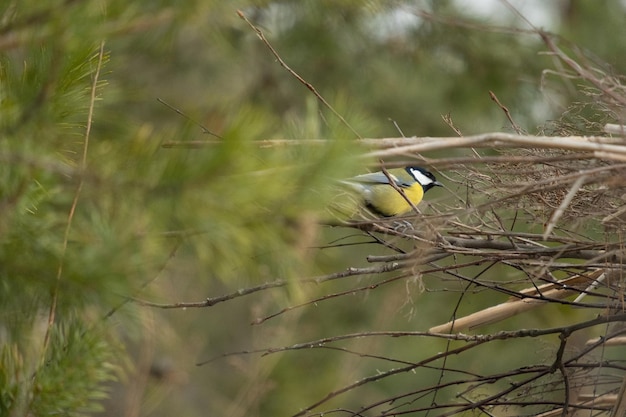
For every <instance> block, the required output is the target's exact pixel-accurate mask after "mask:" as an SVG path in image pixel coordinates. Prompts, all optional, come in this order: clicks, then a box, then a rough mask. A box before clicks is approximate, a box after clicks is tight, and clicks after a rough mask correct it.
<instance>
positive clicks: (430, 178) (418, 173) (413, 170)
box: [404, 167, 443, 192]
mask: <svg viewBox="0 0 626 417" xmlns="http://www.w3.org/2000/svg"><path fill="white" fill-rule="evenodd" d="M404 169H405V170H406V172H408V174H409V175H410V176H411V177H413V179H415V181H417V182H419V183H420V184H421V185H422V188H423V189H424V192H426V191H428V190H430V189H431V188H433V187H442V186H443V184H441V183H440V182H439V181H437V178H435V176H434V175H433V173H432V172H430V171H427V170H425V169H424V168H421V167H406V168H404Z"/></svg>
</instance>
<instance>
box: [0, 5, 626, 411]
mask: <svg viewBox="0 0 626 417" xmlns="http://www.w3.org/2000/svg"><path fill="white" fill-rule="evenodd" d="M511 5H512V6H513V7H511ZM237 10H240V11H241V12H242V13H243V14H244V15H245V16H246V18H247V19H249V21H250V22H252V23H253V24H254V25H256V26H257V27H258V28H259V29H260V30H261V31H262V32H263V34H264V35H265V37H266V38H267V40H268V42H269V43H271V45H272V46H273V47H274V48H275V50H276V51H277V52H278V54H279V55H280V57H281V58H282V59H283V60H284V61H285V62H286V63H287V65H289V67H291V69H293V70H294V71H295V72H296V73H297V74H299V75H300V76H301V77H302V78H303V79H304V80H306V81H307V82H308V83H310V84H311V85H312V86H314V88H315V89H316V91H317V92H319V94H320V95H321V96H322V97H324V99H325V100H326V101H327V102H328V103H329V104H330V105H331V106H332V107H333V109H334V110H335V111H336V112H337V113H339V114H340V115H341V116H342V117H343V118H344V119H345V120H346V121H347V123H348V124H345V123H343V122H342V121H341V120H339V119H338V118H337V117H336V115H335V114H333V112H332V111H330V110H329V108H327V107H326V106H324V105H322V104H320V102H319V101H318V100H317V98H316V97H315V96H314V95H313V94H312V93H311V92H310V91H309V90H308V89H307V88H306V87H305V86H304V85H303V84H302V83H300V82H299V81H298V80H296V79H295V78H294V77H293V76H292V75H290V74H289V73H288V72H287V71H285V69H284V68H282V67H281V66H280V65H279V63H278V62H277V60H276V58H275V57H274V56H273V55H272V54H271V52H270V50H269V49H268V48H267V46H266V45H264V43H263V42H262V41H261V39H260V38H259V37H258V36H257V34H256V33H255V32H254V30H253V29H252V28H251V27H250V26H249V25H248V24H247V23H246V22H245V21H244V20H242V19H241V18H239V17H238V15H237ZM625 12H626V8H625V5H624V2H621V1H609V2H603V3H602V4H601V5H599V4H598V3H597V2H594V1H591V0H570V1H566V0H561V1H553V2H543V1H511V2H510V4H509V3H506V2H500V1H480V2H475V1H463V0H457V1H453V0H449V1H419V0H416V1H376V0H372V1H352V0H343V1H325V0H318V1H308V0H298V1H276V2H268V1H212V0H191V1H186V2H169V1H145V0H140V1H134V2H127V1H119V0H108V1H106V0H86V1H85V0H83V1H81V0H49V1H46V2H41V1H36V0H21V1H10V0H5V1H4V2H2V3H0V207H1V212H2V215H1V216H0V239H1V246H0V257H1V258H0V286H1V289H0V341H1V342H2V348H1V349H2V351H1V356H0V360H1V361H2V363H1V366H0V367H1V368H2V370H0V375H1V377H0V378H1V379H0V410H1V412H0V414H2V415H48V414H52V413H59V414H61V415H84V414H89V415H102V416H109V415H110V416H118V415H126V416H144V415H150V416H169V415H184V416H206V415H222V416H255V415H258V416H276V415H292V414H295V413H297V412H298V411H299V410H301V409H303V408H305V407H308V406H309V405H311V404H312V403H315V402H316V401H318V400H320V399H322V398H324V397H325V396H326V395H327V394H328V393H329V392H332V391H334V390H337V389H340V388H341V387H343V386H345V385H347V384H350V383H353V382H354V381H357V380H359V379H361V378H364V377H366V376H369V375H372V374H376V372H377V371H378V370H379V369H380V368H379V367H380V366H383V367H384V368H385V369H386V368H387V367H389V366H390V365H389V363H385V361H377V360H376V359H374V358H371V357H366V356H363V355H360V354H359V352H360V353H365V352H379V354H381V353H380V352H384V356H389V357H391V356H393V357H395V358H403V359H404V360H407V361H408V360H416V359H415V358H416V357H421V356H422V355H423V356H427V355H433V354H435V353H436V352H438V351H441V350H443V349H445V346H446V345H445V342H442V341H436V340H410V341H409V340H408V339H403V338H395V339H370V338H363V339H354V340H350V341H347V342H346V343H345V344H343V345H342V347H343V348H344V349H345V350H347V351H351V352H356V354H346V353H345V352H344V353H342V352H340V351H338V350H332V349H328V350H310V351H306V352H305V351H298V350H296V351H289V352H284V353H274V354H270V355H266V356H261V354H260V353H258V352H256V353H255V352H254V351H255V350H256V349H266V348H277V347H282V346H289V345H292V344H295V343H300V342H304V341H310V340H316V339H320V338H324V337H332V336H338V335H342V334H349V333H355V332H365V331H385V330H426V329H428V328H429V327H430V326H433V325H436V324H439V323H441V322H445V321H447V320H448V319H449V318H450V315H451V314H452V312H453V309H454V305H455V303H456V302H457V299H458V292H459V291H461V289H462V286H459V285H458V283H456V282H453V281H445V280H441V279H437V276H436V274H435V275H425V276H423V277H422V276H420V275H419V274H408V275H407V274H398V273H396V275H394V273H388V274H387V275H382V276H383V277H387V278H388V279H389V282H388V283H386V284H385V285H383V286H381V287H380V288H373V287H372V288H371V290H370V289H368V288H367V287H368V285H371V284H372V283H373V282H378V279H380V277H381V275H380V274H376V275H375V277H376V280H374V277H370V276H368V275H367V274H362V275H359V276H353V277H348V278H346V279H336V280H328V281H324V283H323V284H320V282H322V281H320V280H318V281H315V279H314V278H315V277H326V278H329V276H328V275H327V274H333V273H338V272H340V271H346V269H347V268H349V267H358V268H360V267H368V266H369V265H370V264H369V263H368V262H367V261H366V257H367V256H370V255H389V254H390V253H391V251H390V250H389V248H388V247H385V246H383V245H380V244H378V243H377V242H376V240H375V238H374V237H372V236H371V235H368V234H365V233H359V232H358V231H356V230H351V229H342V228H330V227H325V226H320V225H319V221H320V220H324V219H325V217H326V216H327V211H326V207H327V206H328V204H329V202H331V201H332V199H333V189H332V188H333V187H330V186H329V184H332V181H333V180H334V179H338V178H345V177H349V176H352V175H356V174H360V173H363V172H366V171H367V170H368V169H371V168H374V167H376V165H377V164H378V161H377V160H368V159H366V158H363V157H362V155H363V154H365V153H366V151H367V149H366V148H365V147H363V146H362V145H360V144H359V143H357V142H355V141H354V139H356V138H357V134H358V136H360V137H361V138H384V137H402V136H406V137H410V136H446V137H450V136H456V135H457V133H456V132H455V131H454V130H453V129H452V128H451V125H452V126H454V127H455V128H456V129H458V130H459V131H460V132H461V133H462V134H464V135H470V134H476V133H483V132H491V131H504V132H513V129H512V128H511V125H510V123H509V122H508V120H507V119H506V117H505V115H504V113H503V112H502V110H501V108H500V107H498V106H497V105H495V104H494V102H493V101H492V100H491V99H490V97H489V91H492V92H493V93H494V94H495V95H496V96H497V97H498V99H499V100H500V102H501V103H502V104H503V105H505V106H506V107H507V108H508V109H509V110H510V112H511V116H512V118H513V119H514V120H515V122H516V123H517V124H518V125H519V126H520V127H521V128H522V129H523V131H525V132H528V133H529V134H544V133H546V134H552V133H560V132H566V133H576V134H594V133H598V132H600V130H601V127H602V126H603V124H604V123H605V122H607V121H608V120H609V119H610V117H611V115H610V114H609V113H607V112H602V111H600V110H598V108H597V107H594V106H593V98H592V97H590V95H589V94H587V91H585V89H581V88H577V85H576V83H575V82H571V81H568V80H567V79H566V78H565V77H562V76H561V73H560V71H561V70H562V68H560V67H559V66H558V64H557V63H556V61H555V60H554V58H553V57H552V56H550V54H546V53H545V52H546V50H547V49H546V46H545V44H543V43H542V41H541V38H540V37H539V36H538V35H537V33H536V29H537V28H540V29H543V30H546V31H550V32H553V33H555V34H558V35H561V36H562V37H563V39H562V40H561V44H560V45H561V47H562V48H564V49H567V50H568V51H572V53H574V54H576V56H578V57H581V58H584V60H586V61H588V62H591V63H593V65H594V66H595V67H597V68H601V69H602V70H603V71H604V72H605V73H606V74H613V75H619V74H624V73H626V60H625V59H624V50H625V48H626V25H624V18H625ZM94 85H95V87H96V88H95V95H94V96H93V97H92V88H93V87H94ZM163 102H165V103H166V104H167V105H166V104H163ZM174 109H178V110H179V112H177V111H175V110H174ZM181 113H184V116H183V115H181ZM90 114H92V116H90ZM442 116H446V117H448V122H446V121H444V118H443V117H442ZM203 127H204V128H203ZM206 130H208V131H210V133H207V132H206ZM268 139H287V140H289V141H294V142H297V141H299V140H300V141H302V140H308V139H323V142H322V143H318V144H316V145H315V146H312V145H311V146H308V145H289V144H285V145H283V146H262V144H260V142H259V141H262V140H268ZM197 141H209V142H210V144H200V145H198V144H197V143H196V142H197ZM172 142H175V144H174V145H172ZM164 145H165V146H164ZM459 155H461V153H460V154H459ZM424 156H426V157H429V158H438V157H442V156H449V155H442V154H438V153H432V154H429V155H424ZM407 158H408V159H411V156H410V155H409V156H406V157H404V160H406V159H407ZM385 162H393V160H389V161H385ZM437 175H438V178H440V179H442V178H443V179H442V181H443V182H446V180H445V178H446V173H445V169H444V170H443V171H439V172H437ZM455 187H456V185H454V184H450V189H449V190H443V189H442V190H440V189H438V190H434V191H431V192H429V194H428V196H427V200H429V201H431V204H433V205H435V204H439V203H441V204H444V203H446V202H448V203H447V204H450V201H451V199H454V195H455V193H456V192H464V190H462V189H459V188H458V187H457V188H455ZM426 210H428V208H426ZM529 227H532V225H530V226H529ZM396 243H397V244H398V245H400V246H401V247H402V245H406V244H407V243H406V242H396ZM407 248H408V247H407ZM493 272H494V274H496V275H497V274H498V271H493ZM312 278H313V279H312ZM307 279H308V280H309V281H308V282H302V281H303V280H305V281H306V280H307ZM311 279H312V280H311ZM268 283H270V284H268ZM264 284H268V288H267V289H263V288H258V291H255V292H251V293H250V294H249V295H245V296H242V294H240V293H237V291H238V290H243V289H247V288H254V287H258V286H262V285H264ZM443 290H446V291H443ZM342 292H346V294H343V293H342ZM330 294H343V295H342V296H336V297H333V296H329V295H330ZM225 295H226V299H225V300H224V301H223V302H219V303H218V302H216V303H215V304H214V305H212V306H204V307H198V308H194V307H191V306H190V307H187V308H160V307H158V306H155V304H159V305H167V306H170V307H171V306H172V304H175V303H192V302H197V303H200V304H201V303H202V302H203V300H206V299H207V298H213V297H221V296H225ZM228 295H230V296H228ZM320 296H322V297H326V298H325V299H324V300H323V302H321V303H312V302H310V301H311V300H315V299H316V297H320ZM218 301H222V300H218ZM483 301H484V302H485V303H487V302H488V300H483ZM483 301H480V297H478V298H477V299H476V301H475V302H476V303H481V302H483ZM300 304H303V306H302V308H293V309H290V310H289V311H285V312H284V313H283V314H279V315H278V316H276V317H274V318H271V319H268V320H263V318H265V317H268V316H270V315H272V314H275V313H278V312H281V310H282V309H284V308H287V307H290V306H291V307H295V306H298V305H300ZM486 305H487V304H486ZM51 306H52V307H51ZM477 307H478V306H477V305H472V302H468V303H464V304H463V305H462V306H461V309H467V311H473V310H474V309H476V308H477ZM52 312H53V313H54V314H52ZM581 314H582V313H581ZM51 318H54V320H53V321H54V325H53V326H51V325H50V322H51ZM516 320H517V319H516ZM562 320H563V316H562V315H560V314H559V307H558V306H557V307H554V314H548V315H546V314H544V315H537V316H525V318H524V321H523V322H516V321H515V320H513V321H511V322H510V323H509V324H508V326H510V328H519V327H532V326H533V325H537V326H539V325H542V326H553V325H558V324H559V323H561V322H562ZM253 323H258V324H253ZM520 343H522V342H520ZM524 343H525V342H524ZM490 348H492V346H491V345H490ZM529 349H530V350H531V351H537V350H538V351H541V350H542V349H543V347H542V346H538V347H537V344H536V343H535V344H532V343H529V344H528V346H523V345H521V344H518V345H516V346H515V348H514V350H510V351H507V350H505V349H504V348H503V350H502V351H498V352H493V350H485V351H479V350H477V351H476V352H475V355H474V356H472V359H471V360H470V368H471V367H472V366H473V365H472V364H471V361H475V363H476V365H475V366H476V367H481V366H483V364H484V363H485V361H487V360H488V361H489V364H490V366H492V367H493V368H492V369H499V367H510V366H514V365H515V364H516V363H517V362H519V363H522V359H523V358H521V357H520V356H518V355H516V354H515V353H514V351H516V352H520V351H529ZM242 351H246V352H251V353H247V354H244V353H242V354H236V355H227V356H222V355H224V354H230V353H233V352H242ZM372 354H373V353H372ZM416 355H417V356H416ZM211 359H214V360H212V361H210V362H209V363H206V364H204V365H202V366H196V364H197V363H201V362H205V361H209V360H211ZM464 361H467V358H464ZM452 362H453V361H452ZM452 362H451V363H450V364H449V366H450V367H451V368H454V367H455V366H456V365H458V364H455V363H452ZM464 365H465V366H467V365H468V362H464ZM392 366H393V365H392ZM417 377H418V378H419V380H420V381H421V382H420V384H421V383H422V382H423V383H424V384H426V385H430V384H435V383H436V381H437V378H438V377H439V373H438V372H437V371H434V370H433V372H432V373H431V374H429V373H428V372H427V371H426V370H422V369H420V372H419V375H418V376H417ZM412 378H416V375H415V374H413V373H410V374H405V375H402V376H399V377H398V378H395V379H385V380H384V381H381V382H379V383H377V384H368V385H366V386H365V387H363V389H361V390H353V391H350V392H348V393H346V394H345V395H343V396H338V397H337V398H335V399H333V401H331V402H330V403H329V404H327V407H328V408H329V409H332V408H333V407H334V408H341V407H346V408H349V407H358V406H359V405H360V404H361V402H362V400H363V398H368V399H369V401H375V400H377V399H384V398H389V397H392V396H393V395H394V393H396V392H398V389H399V388H400V387H402V389H409V390H410V388H407V387H411V386H412V384H414V383H415V381H414V380H413V379H412ZM428 381H431V382H428ZM416 389H417V388H416ZM488 391H489V390H488V389H485V393H487V392H488ZM441 395H442V396H441V397H440V398H441V401H442V402H444V401H445V399H446V398H447V397H446V395H448V394H447V393H446V392H445V391H442V394H441ZM450 395H451V394H450ZM432 400H433V399H432V398H428V399H426V400H425V401H427V402H428V403H430V402H431V401H432ZM438 400H439V399H438ZM364 415H369V414H364Z"/></svg>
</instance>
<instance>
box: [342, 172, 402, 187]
mask: <svg viewBox="0 0 626 417" xmlns="http://www.w3.org/2000/svg"><path fill="white" fill-rule="evenodd" d="M389 176H390V177H391V178H393V180H394V181H395V183H396V185H398V186H399V187H409V186H410V185H411V184H409V183H408V182H406V181H403V180H401V179H399V178H398V177H396V176H395V175H393V174H389ZM347 181H349V182H356V183H361V184H389V178H387V176H386V175H385V174H384V173H383V172H381V171H379V172H371V173H369V174H363V175H357V176H356V177H352V178H350V179H348V180H347Z"/></svg>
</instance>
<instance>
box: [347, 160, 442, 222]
mask: <svg viewBox="0 0 626 417" xmlns="http://www.w3.org/2000/svg"><path fill="white" fill-rule="evenodd" d="M387 173H388V174H389V176H390V177H391V178H392V179H393V181H394V182H395V184H396V185H397V186H398V188H399V189H400V190H402V192H403V193H404V195H405V196H406V198H407V199H409V200H410V201H411V202H412V203H413V205H414V206H416V205H417V204H418V203H419V202H420V201H422V198H423V197H424V193H425V192H426V191H428V190H430V189H431V188H432V187H435V186H439V187H441V186H442V184H441V183H440V182H439V181H437V179H436V178H435V176H434V175H433V174H432V173H431V172H429V171H427V170H425V169H424V168H420V167H416V166H408V167H405V168H398V169H391V170H388V171H387ZM342 183H343V184H346V185H347V186H349V187H350V188H352V189H354V190H355V191H357V192H358V193H359V194H360V195H361V196H362V198H363V200H364V201H363V202H364V205H365V206H366V207H367V208H368V209H369V210H370V211H372V212H373V213H375V214H377V215H380V216H383V217H391V216H397V215H399V214H404V213H408V212H410V211H411V210H412V209H413V207H411V205H410V204H409V203H408V202H407V201H406V199H405V198H404V197H403V196H402V195H401V194H400V193H399V192H398V190H397V189H395V188H394V187H392V186H391V185H390V182H389V178H387V176H386V175H385V174H384V173H383V172H382V171H378V172H372V173H369V174H363V175H357V176H356V177H353V178H350V179H347V180H344V181H342Z"/></svg>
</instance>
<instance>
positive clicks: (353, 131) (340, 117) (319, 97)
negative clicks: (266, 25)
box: [237, 10, 361, 138]
mask: <svg viewBox="0 0 626 417" xmlns="http://www.w3.org/2000/svg"><path fill="white" fill-rule="evenodd" d="M237 16H239V17H240V18H242V19H243V20H244V21H245V22H246V23H247V24H248V25H249V26H250V27H251V28H252V30H254V31H255V32H256V34H257V36H258V37H259V39H261V41H262V42H263V43H264V44H265V46H267V48H268V49H269V50H270V52H271V53H272V55H274V58H276V60H277V61H278V63H279V64H280V66H281V67H283V68H284V69H286V70H287V72H288V73H289V74H291V75H292V76H293V77H295V78H296V79H297V80H298V81H299V82H300V83H302V84H303V85H304V86H305V87H306V88H308V89H309V91H311V92H312V93H313V94H314V95H315V97H317V99H318V100H319V101H320V102H321V103H322V104H323V105H324V106H326V107H327V108H328V109H329V110H330V111H331V112H332V113H333V114H334V115H335V116H337V118H339V120H341V122H342V123H343V124H344V125H346V126H347V127H348V129H350V131H351V132H352V133H354V134H355V135H356V137H357V138H361V135H359V133H358V132H357V131H356V130H355V129H354V128H353V127H352V126H351V125H350V123H348V122H347V120H346V119H345V118H344V117H343V116H342V115H341V114H339V112H338V111H337V110H335V109H334V108H333V106H331V105H330V103H329V102H328V101H326V99H325V98H324V97H322V95H321V94H320V93H318V91H317V90H316V89H315V87H313V84H311V83H310V82H308V81H306V80H305V79H304V78H302V77H301V76H300V75H299V74H298V73H297V72H295V71H294V70H292V69H291V67H289V65H287V63H286V62H285V61H283V59H282V58H281V57H280V55H279V54H278V52H277V51H276V49H274V47H273V46H272V44H271V43H270V42H269V41H268V40H267V38H266V37H265V35H264V34H263V31H262V30H261V29H259V28H258V27H257V26H256V25H254V24H253V23H252V22H251V21H250V20H248V18H247V17H246V16H245V15H244V14H243V12H242V11H241V10H237Z"/></svg>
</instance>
